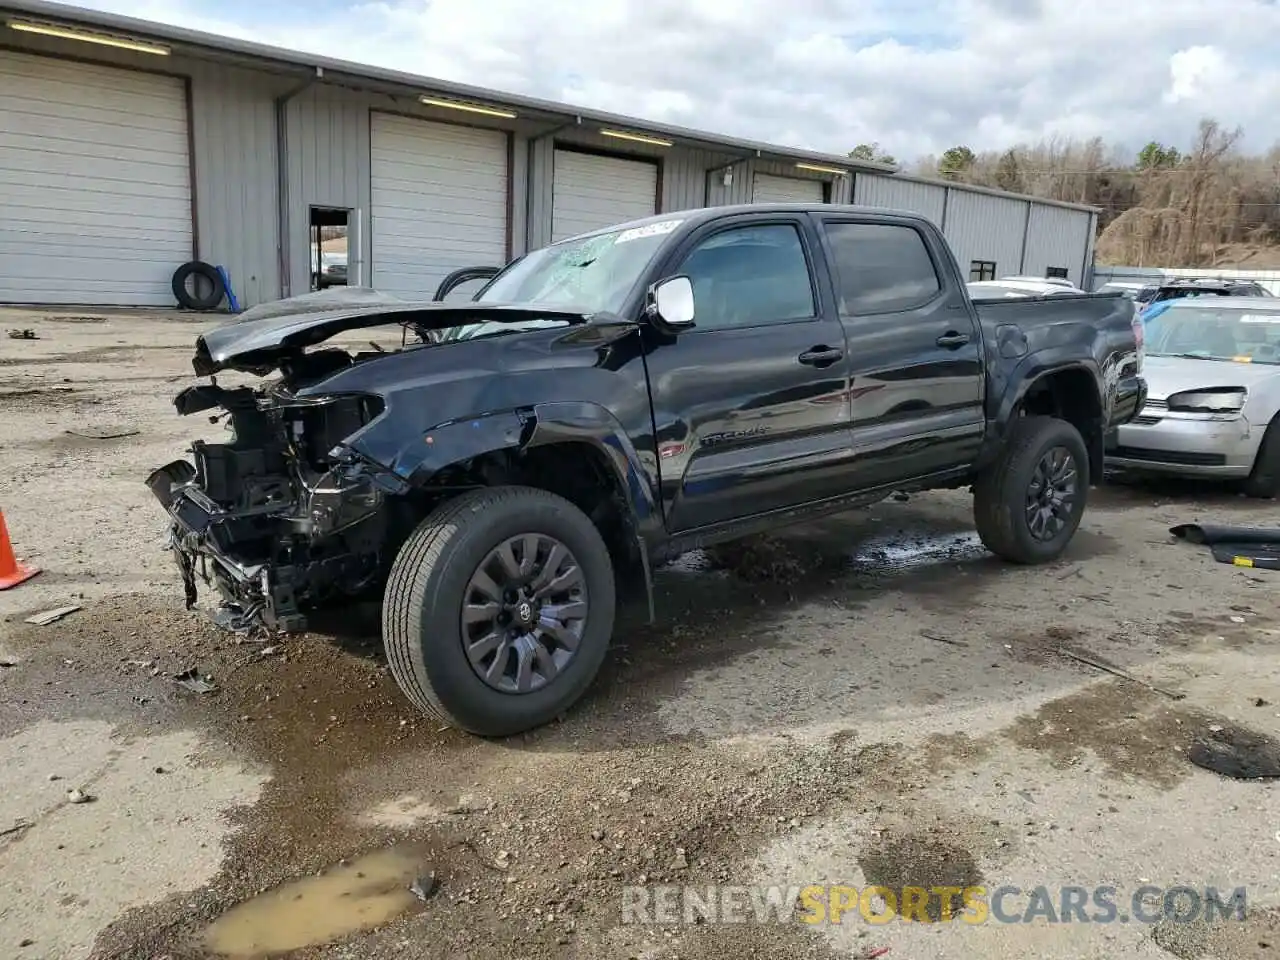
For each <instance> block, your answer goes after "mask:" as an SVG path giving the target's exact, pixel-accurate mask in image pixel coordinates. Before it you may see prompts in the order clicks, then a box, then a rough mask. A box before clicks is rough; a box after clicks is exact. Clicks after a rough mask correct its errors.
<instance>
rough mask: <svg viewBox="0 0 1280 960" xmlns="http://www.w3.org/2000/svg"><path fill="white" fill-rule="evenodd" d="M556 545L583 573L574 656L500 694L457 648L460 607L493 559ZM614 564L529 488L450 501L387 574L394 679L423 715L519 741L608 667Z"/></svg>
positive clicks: (550, 498) (386, 629) (574, 512)
mask: <svg viewBox="0 0 1280 960" xmlns="http://www.w3.org/2000/svg"><path fill="white" fill-rule="evenodd" d="M528 533H534V534H542V535H545V536H550V537H554V538H555V539H556V540H558V541H559V542H560V543H562V544H563V545H564V546H565V547H567V548H568V550H569V551H570V552H571V553H572V554H573V557H574V559H575V560H576V561H577V564H578V567H579V568H580V570H581V571H582V573H583V576H584V580H585V584H586V593H587V597H588V603H589V607H588V612H587V616H586V620H585V623H584V627H583V631H582V636H581V639H580V641H579V643H578V647H577V653H576V654H575V655H574V656H573V658H572V659H571V660H570V661H569V662H568V664H567V665H566V666H565V667H564V669H563V670H562V671H561V672H559V673H558V674H557V675H556V676H555V677H554V678H553V679H551V680H550V681H549V682H548V683H547V684H546V685H545V686H543V687H541V688H540V689H536V690H533V691H531V692H524V693H519V694H515V693H504V692H502V691H500V690H496V689H494V688H493V687H491V686H489V685H488V684H486V683H485V682H484V681H482V680H481V679H480V677H479V676H478V675H477V673H476V672H475V671H474V670H473V669H472V666H471V663H470V661H469V660H468V659H467V655H466V653H465V651H464V648H463V628H462V623H461V614H462V604H463V601H464V598H465V597H466V594H467V590H468V586H469V584H470V581H471V577H472V575H473V574H474V573H475V571H476V570H477V568H478V567H479V566H480V565H481V564H482V563H483V561H484V559H485V557H486V556H487V555H488V554H489V552H490V551H491V550H493V549H494V548H495V547H497V546H498V545H499V544H501V543H503V542H504V541H505V540H506V539H508V538H511V537H516V536H520V535H522V534H528ZM615 591H616V586H615V583H614V573H613V563H612V561H611V559H610V557H609V551H608V548H607V547H606V546H605V543H604V540H603V539H602V538H601V536H600V533H599V531H598V530H596V528H595V525H594V524H592V522H591V521H590V520H589V519H588V518H587V516H586V515H585V514H584V513H583V512H582V511H581V510H579V509H578V508H577V507H575V506H574V505H573V504H571V503H570V502H569V501H568V500H565V499H564V498H562V497H559V496H556V495H555V494H552V493H548V492H547V491H545V490H538V489H535V488H532V487H515V486H512V487H493V488H487V489H484V490H477V491H473V492H471V493H468V494H464V495H463V496H461V497H458V498H457V499H456V500H451V501H449V502H448V503H446V504H445V505H443V506H442V507H440V508H439V509H438V510H436V511H435V512H434V513H432V514H431V515H430V516H428V517H427V518H426V519H425V520H423V521H422V523H421V524H420V525H419V526H418V528H417V529H416V530H415V531H414V532H413V533H412V534H410V535H409V538H408V539H407V540H406V541H405V543H404V545H403V546H402V547H401V548H400V552H399V553H398V554H397V555H396V559H395V561H394V562H393V563H392V565H391V572H390V575H389V576H388V579H387V588H386V594H385V596H384V598H383V605H382V636H383V643H384V644H385V647H386V652H387V661H388V663H389V664H390V667H391V675H392V676H393V677H395V680H396V683H398V684H399V685H400V689H401V690H403V691H404V693H405V695H406V696H407V697H408V698H409V700H410V701H412V702H413V704H414V705H415V706H417V707H418V708H419V709H420V710H422V711H423V712H424V713H426V714H427V715H429V716H431V717H434V718H435V719H437V720H439V721H440V722H442V723H445V724H448V725H449V726H453V727H459V728H461V729H463V730H466V731H468V732H469V733H473V734H477V735H479V736H485V737H502V736H510V735H511V734H516V733H523V732H524V731H526V730H531V729H533V728H535V727H539V726H542V725H543V724H545V723H548V722H550V721H552V720H554V719H555V718H556V717H558V716H560V715H561V714H562V713H564V711H565V710H567V709H568V708H569V707H570V706H572V705H573V704H574V703H575V702H576V701H577V700H578V699H579V698H580V697H581V696H582V695H583V693H585V692H586V690H587V688H588V687H589V686H590V685H591V682H592V681H593V680H594V679H595V677H596V674H597V673H598V672H599V670H600V665H601V664H602V663H603V662H604V657H605V653H606V652H607V650H608V647H609V639H610V637H611V636H612V634H613V623H614V615H615V607H616V592H615Z"/></svg>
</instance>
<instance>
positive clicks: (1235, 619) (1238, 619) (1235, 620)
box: [1231, 616, 1245, 623]
mask: <svg viewBox="0 0 1280 960" xmlns="http://www.w3.org/2000/svg"><path fill="white" fill-rule="evenodd" d="M1231 622H1232V623H1244V622H1245V620H1244V617H1237V616H1233V617H1232V618H1231Z"/></svg>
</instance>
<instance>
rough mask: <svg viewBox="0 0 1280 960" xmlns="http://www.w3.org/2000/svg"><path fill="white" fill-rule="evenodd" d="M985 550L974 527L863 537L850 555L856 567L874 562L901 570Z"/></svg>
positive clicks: (976, 555) (969, 557) (974, 555)
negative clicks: (972, 528)
mask: <svg viewBox="0 0 1280 960" xmlns="http://www.w3.org/2000/svg"><path fill="white" fill-rule="evenodd" d="M986 552H987V551H986V547H984V546H983V545H982V541H981V540H980V539H978V534H977V533H976V532H974V531H969V532H968V533H951V534H944V535H941V536H939V535H937V534H925V535H908V534H894V535H892V536H884V537H876V538H875V539H872V540H867V541H864V542H863V543H861V544H859V546H858V549H857V550H856V551H855V552H854V553H853V554H852V555H851V556H850V558H849V559H850V561H851V562H852V563H853V565H854V566H858V567H864V566H873V565H874V566H881V567H885V566H888V567H893V568H894V569H899V570H900V569H902V568H904V567H914V566H921V565H924V564H929V563H943V562H947V563H953V562H958V561H962V560H976V559H978V558H979V557H981V556H983V555H984V554H986Z"/></svg>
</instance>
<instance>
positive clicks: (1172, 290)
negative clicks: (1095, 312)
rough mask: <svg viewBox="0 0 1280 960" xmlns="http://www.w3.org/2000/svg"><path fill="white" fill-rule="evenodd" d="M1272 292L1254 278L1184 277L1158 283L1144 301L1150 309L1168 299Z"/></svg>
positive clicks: (1238, 295) (1262, 294) (1265, 294)
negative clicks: (1253, 279)
mask: <svg viewBox="0 0 1280 960" xmlns="http://www.w3.org/2000/svg"><path fill="white" fill-rule="evenodd" d="M1270 296H1271V292H1270V291H1269V290H1268V289H1267V288H1266V287H1264V286H1262V284H1260V283H1255V282H1254V281H1252V280H1219V279H1213V278H1211V279H1183V280H1170V281H1168V282H1167V283H1162V284H1160V285H1158V286H1157V287H1156V288H1155V290H1154V292H1152V294H1151V296H1149V297H1148V298H1147V299H1146V300H1145V301H1144V303H1143V306H1144V308H1145V309H1150V308H1151V307H1153V306H1155V305H1156V304H1158V303H1163V302H1164V301H1166V300H1181V299H1183V298H1186V297H1270Z"/></svg>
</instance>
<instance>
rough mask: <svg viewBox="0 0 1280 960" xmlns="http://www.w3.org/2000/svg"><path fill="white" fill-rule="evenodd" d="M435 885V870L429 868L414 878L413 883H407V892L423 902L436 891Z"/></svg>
mask: <svg viewBox="0 0 1280 960" xmlns="http://www.w3.org/2000/svg"><path fill="white" fill-rule="evenodd" d="M437 887H438V885H437V883H436V874H435V871H434V870H429V871H427V872H426V873H424V874H422V875H421V876H418V877H415V878H414V881H413V883H411V884H409V892H410V893H412V894H413V895H414V896H415V897H417V898H418V899H419V900H421V901H422V902H423V903H426V901H427V900H428V899H429V898H430V897H431V895H432V894H433V893H435V892H436V889H437Z"/></svg>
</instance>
